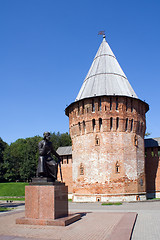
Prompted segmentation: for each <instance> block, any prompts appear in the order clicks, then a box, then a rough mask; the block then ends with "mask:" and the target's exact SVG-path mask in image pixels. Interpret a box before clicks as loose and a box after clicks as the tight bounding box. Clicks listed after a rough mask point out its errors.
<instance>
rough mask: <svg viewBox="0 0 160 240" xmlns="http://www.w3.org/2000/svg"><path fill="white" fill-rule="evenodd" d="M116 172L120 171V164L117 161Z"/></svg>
mask: <svg viewBox="0 0 160 240" xmlns="http://www.w3.org/2000/svg"><path fill="white" fill-rule="evenodd" d="M115 167H116V173H120V165H119V163H118V161H117V162H116V166H115Z"/></svg>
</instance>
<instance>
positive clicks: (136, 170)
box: [66, 97, 148, 194]
mask: <svg viewBox="0 0 160 240" xmlns="http://www.w3.org/2000/svg"><path fill="white" fill-rule="evenodd" d="M147 110H148V105H147V104H146V103H144V102H142V101H140V100H138V99H133V98H129V97H101V98H99V97H95V98H89V99H85V100H81V101H78V102H75V103H73V104H71V105H70V106H69V107H68V108H67V109H66V114H67V115H68V116H69V126H70V135H71V138H72V157H73V166H72V167H73V171H72V177H73V192H74V193H80V194H99V193H101V194H103V193H126V192H130V193H138V192H145V171H144V133H145V128H146V122H145V113H146V111H147Z"/></svg>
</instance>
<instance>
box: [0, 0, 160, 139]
mask: <svg viewBox="0 0 160 240" xmlns="http://www.w3.org/2000/svg"><path fill="white" fill-rule="evenodd" d="M159 13H160V1H159V0H157V1H155V0H152V1H151V0H150V1H147V0H146V1H143V0H141V1H138V0H135V1H128V0H127V1H123V0H122V1H119V0H113V1H108V0H105V1H101V0H97V1H93V0H81V1H76V0H67V1H66V0H1V1H0V83H1V91H0V92H1V93H0V103H1V108H0V113H1V114H0V137H1V138H2V139H3V140H4V141H6V142H7V143H11V142H14V141H15V140H16V139H18V138H26V137H33V136H35V135H42V134H43V132H44V131H52V132H54V131H55V132H57V131H60V132H61V133H63V132H67V131H69V121H68V117H67V116H65V113H64V110H65V108H66V105H69V104H70V103H71V102H73V101H74V100H75V98H76V96H77V94H78V91H79V90H80V87H81V85H82V82H83V80H84V78H85V76H86V74H87V72H88V70H89V68H90V65H91V63H92V61H93V58H94V56H95V54H96V52H97V50H98V48H99V45H100V44H101V41H102V36H98V32H99V31H101V30H105V31H106V40H107V41H108V43H109V45H110V47H111V48H112V50H113V52H114V54H115V56H116V57H117V60H118V62H119V63H120V65H121V67H122V69H123V71H124V72H125V74H126V76H127V78H128V80H129V82H130V84H131V85H132V87H133V89H134V90H135V92H136V94H137V95H138V97H139V98H140V99H141V100H145V101H146V102H147V103H148V104H149V105H150V111H149V112H148V113H147V131H148V132H150V133H151V137H160V127H159V125H160V124H159V122H160V107H159V92H160V76H159V69H160V61H159V56H160V14H159Z"/></svg>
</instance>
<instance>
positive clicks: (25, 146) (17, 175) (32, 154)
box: [0, 132, 72, 181]
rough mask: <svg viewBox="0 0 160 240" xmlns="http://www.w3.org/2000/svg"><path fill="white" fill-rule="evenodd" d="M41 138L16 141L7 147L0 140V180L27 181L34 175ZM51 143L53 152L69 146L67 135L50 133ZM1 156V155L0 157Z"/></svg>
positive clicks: (68, 136)
mask: <svg viewBox="0 0 160 240" xmlns="http://www.w3.org/2000/svg"><path fill="white" fill-rule="evenodd" d="M41 140H42V137H40V136H35V137H31V138H26V139H18V140H16V141H15V142H14V143H11V144H10V145H7V144H6V143H4V142H3V141H2V140H1V139H0V154H2V153H3V154H2V156H3V161H2V160H0V161H1V162H2V163H1V165H0V180H1V181H2V180H6V181H17V180H18V181H29V180H30V179H31V178H32V177H34V176H35V174H36V169H37V163H38V156H39V153H38V143H39V142H40V141H41ZM51 141H52V144H53V147H54V149H55V150H57V148H58V147H60V146H71V145H72V143H71V138H70V135H69V134H68V133H62V134H60V133H59V132H58V133H55V132H53V133H51ZM0 156H1V155H0Z"/></svg>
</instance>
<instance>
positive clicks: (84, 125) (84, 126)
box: [83, 121, 86, 133]
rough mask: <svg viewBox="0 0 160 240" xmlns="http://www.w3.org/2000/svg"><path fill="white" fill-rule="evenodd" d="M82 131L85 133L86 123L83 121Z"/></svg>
mask: <svg viewBox="0 0 160 240" xmlns="http://www.w3.org/2000/svg"><path fill="white" fill-rule="evenodd" d="M83 131H84V133H85V131H86V123H85V121H83Z"/></svg>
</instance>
